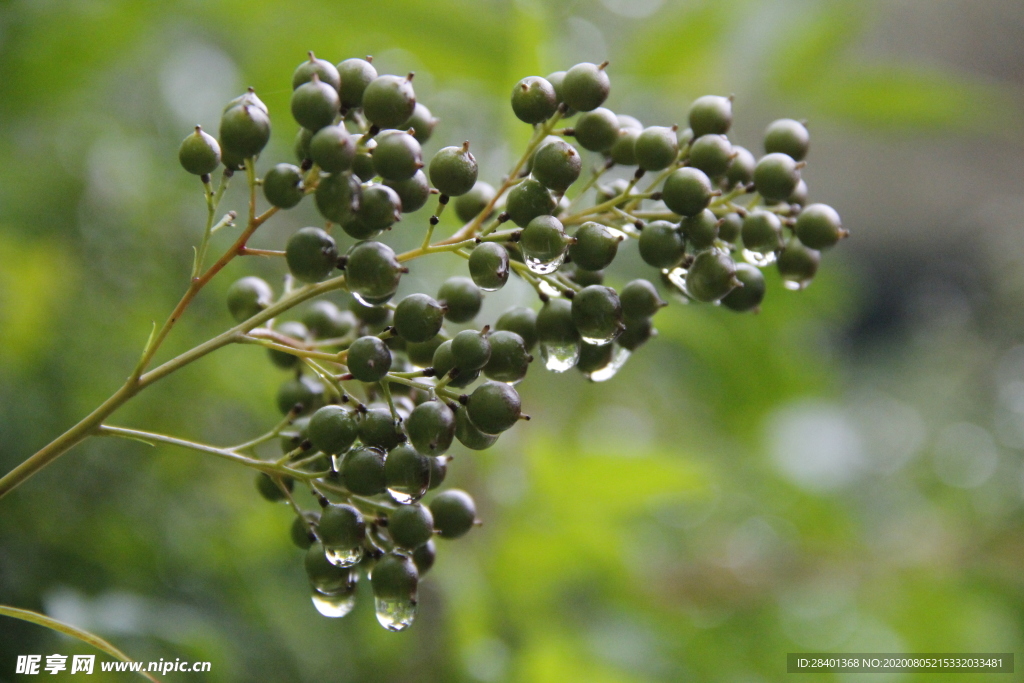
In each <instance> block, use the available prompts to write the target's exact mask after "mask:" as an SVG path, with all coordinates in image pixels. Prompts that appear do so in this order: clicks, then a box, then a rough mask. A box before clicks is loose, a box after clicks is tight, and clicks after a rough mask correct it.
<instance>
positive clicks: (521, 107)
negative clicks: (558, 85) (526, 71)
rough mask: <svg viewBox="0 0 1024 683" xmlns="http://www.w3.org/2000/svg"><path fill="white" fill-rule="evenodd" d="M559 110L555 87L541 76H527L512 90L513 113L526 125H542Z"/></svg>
mask: <svg viewBox="0 0 1024 683" xmlns="http://www.w3.org/2000/svg"><path fill="white" fill-rule="evenodd" d="M557 108H558V101H557V98H556V96H555V89H554V87H553V86H552V85H551V84H550V83H549V82H548V81H547V80H546V79H543V78H541V77H540V76H527V77H526V78H524V79H522V80H521V81H519V82H518V83H516V84H515V86H513V88H512V111H513V112H514V113H515V115H516V117H518V118H519V120H520V121H522V122H524V123H541V122H542V121H547V120H548V119H549V118H551V115H552V114H554V113H555V109H557Z"/></svg>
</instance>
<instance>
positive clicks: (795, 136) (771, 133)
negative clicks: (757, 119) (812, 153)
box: [764, 119, 811, 161]
mask: <svg viewBox="0 0 1024 683" xmlns="http://www.w3.org/2000/svg"><path fill="white" fill-rule="evenodd" d="M810 146H811V135H810V133H808V132H807V127H806V126H804V124H802V123H800V122H799V121H794V120H793V119H779V120H777V121H772V122H771V123H770V124H768V128H767V129H766V130H765V131H764V151H765V152H766V153H767V154H771V153H773V152H781V153H782V154H787V155H789V156H790V157H792V158H793V159H795V160H796V161H802V160H803V159H804V158H805V157H806V156H807V150H808V149H809V148H810Z"/></svg>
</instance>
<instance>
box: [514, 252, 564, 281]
mask: <svg viewBox="0 0 1024 683" xmlns="http://www.w3.org/2000/svg"><path fill="white" fill-rule="evenodd" d="M565 254H566V252H565V251H562V253H561V254H559V255H558V256H557V257H556V258H554V259H552V260H549V261H543V260H541V259H539V258H537V257H536V256H531V255H530V254H529V253H524V254H523V258H524V260H525V261H526V267H527V268H529V269H530V272H531V273H536V274H537V275H548V274H550V273H553V272H555V271H556V270H558V267H559V266H560V265H562V262H563V261H565Z"/></svg>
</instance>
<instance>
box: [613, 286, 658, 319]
mask: <svg viewBox="0 0 1024 683" xmlns="http://www.w3.org/2000/svg"><path fill="white" fill-rule="evenodd" d="M619 301H620V302H621V303H622V314H623V316H625V317H626V318H649V317H651V316H652V315H654V314H655V313H657V312H658V311H659V310H660V309H661V307H662V306H664V305H665V302H664V301H662V300H661V297H660V296H658V290H657V289H655V287H654V285H652V284H651V283H650V282H649V281H647V280H633V281H631V282H628V283H626V284H625V285H624V286H623V287H622V290H621V291H620V292H619Z"/></svg>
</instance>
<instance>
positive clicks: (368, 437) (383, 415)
mask: <svg viewBox="0 0 1024 683" xmlns="http://www.w3.org/2000/svg"><path fill="white" fill-rule="evenodd" d="M359 440H360V441H362V442H363V445H364V446H372V447H373V448H378V449H380V450H381V451H389V450H391V449H392V448H394V447H395V446H397V445H398V444H400V443H402V442H403V441H404V440H405V437H404V436H403V435H402V433H401V432H400V431H399V430H398V427H397V426H396V425H395V418H394V417H393V416H392V415H391V411H390V410H388V409H387V408H386V407H384V408H371V409H370V410H368V411H366V413H364V414H363V417H362V419H361V420H360V421H359Z"/></svg>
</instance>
